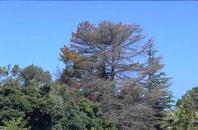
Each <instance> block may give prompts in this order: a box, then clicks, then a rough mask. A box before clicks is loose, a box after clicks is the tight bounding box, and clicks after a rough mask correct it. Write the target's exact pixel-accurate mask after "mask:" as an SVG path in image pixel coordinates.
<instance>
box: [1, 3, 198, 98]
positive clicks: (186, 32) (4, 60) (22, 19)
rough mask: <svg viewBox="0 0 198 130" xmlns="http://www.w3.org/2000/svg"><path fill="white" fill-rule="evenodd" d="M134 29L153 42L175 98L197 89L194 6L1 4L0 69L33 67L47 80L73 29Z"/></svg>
mask: <svg viewBox="0 0 198 130" xmlns="http://www.w3.org/2000/svg"><path fill="white" fill-rule="evenodd" d="M85 20H89V21H90V22H92V23H98V22H100V21H103V20H110V21H112V22H123V23H126V24H128V23H136V24H139V25H141V26H142V27H143V28H144V33H145V34H146V35H147V36H148V37H152V38H153V39H154V41H155V44H156V48H157V49H158V50H159V54H160V55H162V56H163V60H162V62H163V63H164V64H165V68H164V71H165V72H166V73H167V74H168V76H170V77H172V78H173V79H172V80H171V83H172V86H171V90H172V91H173V94H174V96H175V97H176V98H179V97H181V95H183V94H184V93H185V92H186V90H189V89H191V88H192V87H194V86H196V85H198V76H197V75H198V2H196V1H191V2H190V1H185V2H184V1H183V2H171V1H163V2H162V1H161V2H143V1H142V2H135V1H134V2H130V1H125V2H118V1H115V2H112V1H111V2H110V1H109V2H105V1H96V2H85V1H84V2H83V1H78V2H71V1H70V2H69V1H65V2H64V1H59V2H52V1H51V2H50V1H48V2H6V1H1V2H0V59H1V60H0V65H8V64H11V65H14V64H19V65H20V66H22V67H25V66H27V65H29V64H32V63H34V64H36V65H39V66H41V67H43V68H44V69H46V70H50V72H51V73H52V74H54V73H55V72H56V68H57V66H59V67H62V66H63V64H62V63H61V62H60V61H59V60H58V57H59V52H60V51H59V48H60V47H62V46H63V45H64V44H67V43H68V42H69V39H70V36H71V32H72V31H75V30H76V25H77V24H78V23H79V22H81V21H85Z"/></svg>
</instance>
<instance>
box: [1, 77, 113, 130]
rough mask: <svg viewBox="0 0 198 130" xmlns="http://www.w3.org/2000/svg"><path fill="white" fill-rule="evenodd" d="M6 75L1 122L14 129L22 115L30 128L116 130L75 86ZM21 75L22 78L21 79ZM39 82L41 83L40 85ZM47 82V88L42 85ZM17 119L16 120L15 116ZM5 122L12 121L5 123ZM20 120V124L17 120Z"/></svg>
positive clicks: (2, 87)
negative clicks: (25, 79) (72, 87)
mask: <svg viewBox="0 0 198 130" xmlns="http://www.w3.org/2000/svg"><path fill="white" fill-rule="evenodd" d="M18 79H20V81H24V80H23V77H22V75H20V74H18V77H17V78H16V77H15V76H9V77H8V78H5V79H4V81H3V82H4V83H3V84H2V86H1V88H0V109H1V111H0V125H1V126H3V125H6V126H5V128H7V129H12V130H15V127H16V130H22V129H17V125H18V127H19V128H20V127H21V128H23V124H20V123H21V122H20V121H21V119H24V121H22V123H23V122H27V123H26V124H25V126H26V127H28V128H30V129H31V130H92V129H97V130H115V129H116V128H115V127H114V124H113V123H111V122H109V121H107V120H106V119H105V118H103V116H101V115H100V114H99V111H100V109H99V105H98V104H97V103H94V102H92V101H89V100H88V99H84V98H81V97H78V96H79V93H80V91H79V90H78V89H72V90H70V88H69V87H67V86H65V85H59V84H56V83H50V84H47V85H42V84H43V81H40V80H37V78H36V79H34V78H33V79H31V80H29V81H30V82H29V81H28V84H23V83H19V82H18V81H17V80H18ZM21 79H22V80H21ZM41 85H42V86H41ZM45 86H47V88H49V89H47V90H46V88H45ZM14 119H17V120H14ZM5 122H13V123H10V125H9V126H8V123H6V124H5ZM17 123H19V124H17Z"/></svg>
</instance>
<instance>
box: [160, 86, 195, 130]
mask: <svg viewBox="0 0 198 130" xmlns="http://www.w3.org/2000/svg"><path fill="white" fill-rule="evenodd" d="M193 93H194V91H193V90H192V91H191V92H188V93H187V94H186V95H185V96H183V98H182V99H181V100H179V101H178V103H177V107H176V109H175V110H174V111H171V112H169V113H168V114H167V117H166V118H165V119H164V122H163V127H164V128H166V129H168V130H197V129H198V110H197V108H195V107H194V105H195V104H194V101H196V100H195V99H194V97H193V96H192V95H193Z"/></svg>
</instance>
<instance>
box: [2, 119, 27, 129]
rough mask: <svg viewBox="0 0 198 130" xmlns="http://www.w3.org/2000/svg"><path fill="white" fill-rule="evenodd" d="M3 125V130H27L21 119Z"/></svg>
mask: <svg viewBox="0 0 198 130" xmlns="http://www.w3.org/2000/svg"><path fill="white" fill-rule="evenodd" d="M3 123H4V126H3V127H2V129H3V130H28V129H27V128H25V126H26V123H25V121H24V120H23V119H22V118H18V119H12V120H9V121H4V122H3Z"/></svg>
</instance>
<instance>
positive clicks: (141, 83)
mask: <svg viewBox="0 0 198 130" xmlns="http://www.w3.org/2000/svg"><path fill="white" fill-rule="evenodd" d="M60 59H61V60H62V61H63V62H64V63H65V65H66V67H65V70H68V69H69V70H70V72H78V74H79V75H78V77H76V76H75V75H74V79H75V80H73V81H74V82H75V83H77V84H80V87H82V88H83V89H82V92H83V94H84V96H85V97H87V98H89V99H91V100H93V101H97V102H100V104H101V107H102V113H103V115H104V116H106V117H107V118H108V119H110V120H112V121H114V122H115V123H116V126H117V128H118V129H119V130H123V129H124V130H128V129H129V130H130V129H133V130H136V129H137V130H140V129H149V130H153V129H160V123H159V122H160V121H161V120H162V118H163V116H164V112H165V109H167V108H168V107H169V105H170V104H169V103H170V102H171V100H170V99H171V94H170V92H169V91H168V87H169V83H168V81H169V78H168V77H166V75H165V73H164V72H162V71H161V69H162V68H163V65H162V64H161V63H160V59H161V58H160V57H158V56H156V55H155V50H154V49H153V42H152V40H150V39H149V40H146V39H145V37H144V36H143V34H142V29H141V28H140V27H139V26H138V25H134V24H131V25H125V24H122V23H111V22H109V21H103V22H100V23H99V24H98V25H93V24H91V23H89V22H88V21H85V22H82V23H80V24H79V25H78V27H77V31H76V32H74V33H72V38H71V43H70V46H68V47H67V46H64V47H63V48H61V54H60ZM61 76H62V78H64V77H71V75H68V74H67V73H65V71H64V72H63V73H62V75H61ZM72 78H73V77H72ZM69 79H71V78H69ZM65 83H66V84H68V83H69V82H65ZM154 122H157V123H154Z"/></svg>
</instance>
